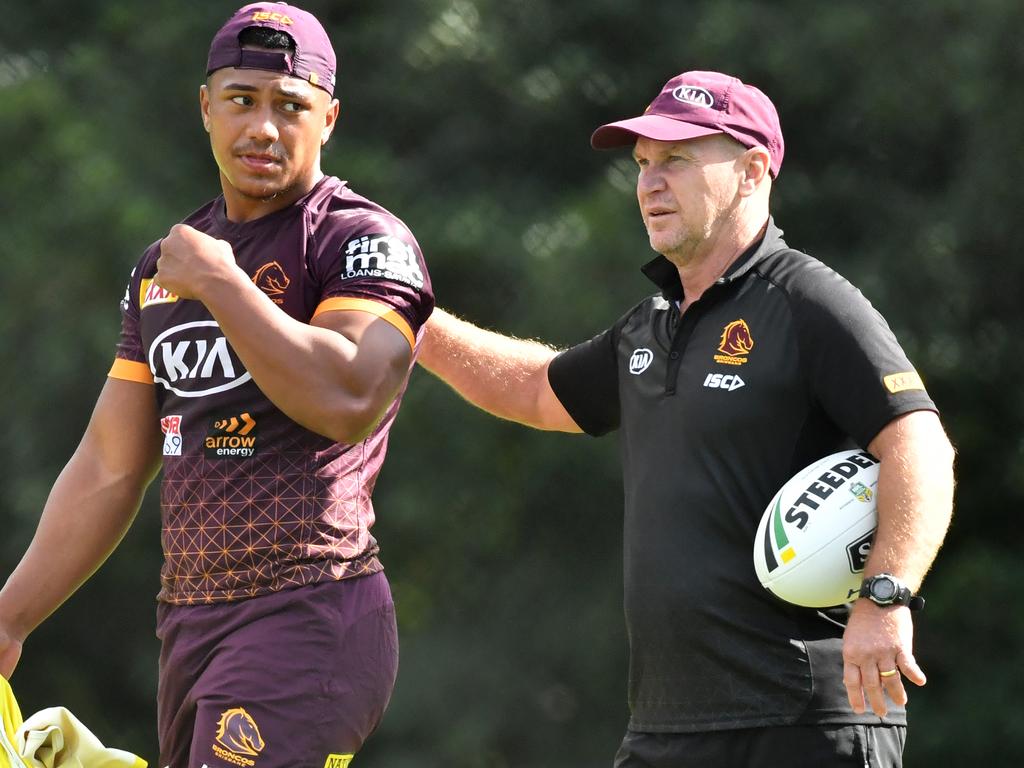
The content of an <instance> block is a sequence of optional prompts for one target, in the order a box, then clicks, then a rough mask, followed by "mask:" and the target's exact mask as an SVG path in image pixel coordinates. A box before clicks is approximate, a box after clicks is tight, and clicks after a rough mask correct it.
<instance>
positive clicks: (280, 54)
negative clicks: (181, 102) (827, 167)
mask: <svg viewBox="0 0 1024 768" xmlns="http://www.w3.org/2000/svg"><path fill="white" fill-rule="evenodd" d="M249 27H264V28H266V29H273V30H275V31H277V32H284V33H285V34H286V35H288V36H289V37H290V38H291V39H292V41H293V42H294V43H295V52H294V53H291V52H289V51H267V50H262V49H251V48H243V47H242V45H241V43H239V42H238V36H239V35H240V34H241V32H242V30H244V29H248V28H249ZM224 67H238V68H239V69H268V70H270V71H271V72H284V73H286V74H289V75H293V76H294V77H299V78H302V79H303V80H308V81H309V82H310V83H311V84H312V85H315V86H317V87H318V88H323V89H324V90H325V91H327V92H328V93H329V94H331V95H332V96H333V95H334V82H335V74H336V72H337V70H338V60H337V58H336V57H335V55H334V48H333V47H331V41H330V38H328V37H327V32H326V31H325V30H324V28H323V26H322V25H321V24H320V22H319V21H317V19H316V17H315V16H314V15H313V14H311V13H308V12H307V11H304V10H302V9H301V8H296V7H295V6H294V5H288V4H287V3H253V4H251V5H247V6H245V7H244V8H240V9H239V10H237V11H235V13H234V15H233V16H232V17H231V18H230V19H228V20H227V22H226V23H225V24H224V26H223V27H221V28H220V30H219V31H218V32H217V34H216V35H214V36H213V42H212V43H210V55H209V57H208V58H207V60H206V74H207V75H209V74H211V73H212V72H215V71H216V70H218V69H223V68H224Z"/></svg>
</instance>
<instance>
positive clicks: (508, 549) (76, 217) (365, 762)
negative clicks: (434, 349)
mask: <svg viewBox="0 0 1024 768" xmlns="http://www.w3.org/2000/svg"><path fill="white" fill-rule="evenodd" d="M4 7H5V9H6V10H7V11H8V12H6V13H4V14H3V18H4V23H3V25H2V27H0V98H2V106H0V146H2V147H3V150H2V159H0V183H2V190H3V191H2V197H0V201H2V202H0V210H2V214H0V222H2V228H3V236H2V237H0V265H2V271H0V350H2V355H3V364H2V365H0V387H2V388H0V392H2V395H3V396H2V400H0V409H2V410H0V466H3V467H4V470H5V473H6V481H5V482H4V483H3V490H2V494H3V495H2V497H0V499H2V502H0V513H2V518H0V519H2V522H3V526H4V532H5V535H4V537H3V540H2V542H0V575H5V574H6V573H8V572H9V571H10V570H11V569H12V568H13V567H14V565H15V564H16V562H17V560H18V558H19V557H20V555H21V553H22V552H23V551H24V548H25V547H26V545H27V544H28V542H29V540H30V538H31V535H32V532H33V531H34V528H35V523H36V520H37V518H38V514H39V510H40V508H41V506H42V504H43V502H44V500H45V498H46V494H47V492H48V490H49V487H50V485H51V483H52V482H53V480H54V478H55V477H56V475H57V474H58V473H59V471H60V469H61V467H62V466H63V463H64V462H65V461H66V459H67V457H68V456H69V455H70V453H71V452H72V451H73V450H74V448H75V445H76V443H77V440H78V438H79V436H80V435H81V433H82V430H83V429H84V427H85V424H86V422H87V420H88V417H89V413H90V410H91V406H92V403H93V402H94V400H95V397H96V395H97V393H98V391H99V389H100V387H101V386H102V382H103V380H104V375H105V373H106V370H107V368H108V367H109V364H110V360H111V358H112V356H113V350H114V343H115V340H116V337H117V332H118V327H119V315H118V308H117V305H118V301H119V299H120V298H121V295H122V293H123V290H124V285H125V282H126V281H127V278H128V274H129V271H130V270H131V268H132V266H133V265H134V263H135V260H136V259H137V257H138V255H139V254H140V253H141V251H142V250H143V248H144V247H145V246H146V245H148V244H149V243H150V242H152V241H153V240H155V239H157V238H158V237H161V236H162V235H163V234H165V233H166V231H167V230H168V229H169V227H170V226H171V225H172V224H173V223H175V222H176V221H178V220H179V219H181V218H182V217H183V216H185V215H186V214H188V213H189V212H190V211H192V210H194V209H195V208H197V207H199V206H200V205H201V204H202V203H203V202H205V201H206V200H208V199H209V198H211V197H213V196H215V195H216V194H217V193H218V184H217V175H216V172H215V167H214V165H213V163H212V161H211V158H210V156H209V149H208V145H207V141H206V136H205V134H204V132H203V130H202V127H201V124H200V121H199V119H198V117H199V116H198V109H197V89H198V86H199V84H200V83H201V82H202V80H203V74H204V64H205V60H206V49H207V45H208V43H209V40H210V38H211V36H212V34H213V32H214V31H215V30H216V29H217V27H218V26H219V25H220V23H221V22H222V21H223V20H224V19H226V18H227V17H228V15H229V14H230V13H231V12H232V11H233V10H234V9H235V8H236V3H235V2H225V0H207V1H204V2H198V0H187V1H186V2H181V0H151V1H150V2H147V3H139V2H133V1H129V0H78V2H76V3H74V4H69V3H66V2H60V1H59V0H39V2H37V3H35V4H33V5H31V6H30V5H22V6H20V8H19V9H18V11H17V12H16V13H15V12H14V8H13V4H8V3H6V2H5V3H4ZM305 7H307V8H308V9H309V10H311V11H313V12H315V13H317V14H318V16H319V17H320V18H321V19H322V20H323V22H324V23H325V25H326V26H327V28H328V30H329V31H330V33H331V34H332V37H333V39H334V42H335V46H336V48H337V50H338V53H339V57H340V61H341V67H340V68H341V72H340V79H339V95H340V98H341V102H342V122H341V125H340V129H339V131H338V133H337V134H336V135H335V138H334V139H332V142H331V144H330V145H329V146H328V148H327V150H326V154H325V158H324V166H325V169H326V170H327V171H328V172H330V173H334V174H336V175H338V176H341V177H342V178H346V179H348V180H349V181H350V183H351V184H352V186H353V187H354V188H355V189H357V190H358V191H360V192H362V193H363V194H366V195H368V196H370V197H372V198H374V199H376V200H378V201H380V202H381V203H383V204H384V205H386V206H387V207H389V208H391V209H392V210H393V211H395V212H396V213H397V214H399V215H400V216H401V217H402V218H404V219H405V221H406V222H407V223H408V224H409V225H410V226H411V228H412V229H413V231H414V232H415V233H416V235H417V237H418V239H419V241H420V243H421V245H422V246H423V250H424V252H425V253H426V254H427V258H428V261H429V264H430V268H431V273H432V276H433V279H434V286H435V290H436V293H437V296H438V300H439V303H440V304H441V305H442V306H446V307H448V308H451V309H453V310H455V311H456V312H458V313H460V314H463V315H465V316H468V317H469V318H471V319H473V320H475V321H477V322H479V323H482V324H484V325H487V326H490V327H495V328H498V329H502V330H504V331H508V332H512V333H514V334H516V335H519V336H525V337H538V338H543V339H547V340H550V341H552V342H553V343H555V344H558V345H568V344H571V343H574V342H576V341H579V340H581V339H583V338H587V337H589V336H590V335H592V334H594V333H596V332H598V331H600V330H602V329H603V328H605V327H606V326H607V325H609V324H610V323H611V322H613V321H614V319H615V318H617V317H618V316H619V314H620V313H621V312H622V311H624V309H625V308H626V307H628V306H631V305H632V304H633V303H635V302H636V301H638V300H639V299H640V298H641V297H642V296H644V295H645V294H647V293H649V292H650V286H649V285H648V284H647V283H646V282H645V280H644V278H643V277H642V276H641V275H640V274H639V272H638V269H637V267H638V266H639V264H641V263H642V262H644V261H646V260H647V259H648V258H649V256H650V253H649V251H648V247H647V242H646V237H645V235H644V233H643V229H642V225H641V223H640V219H639V215H638V214H637V211H636V204H635V198H634V194H633V183H634V178H635V172H634V170H633V164H632V162H631V160H630V159H629V157H628V153H626V152H613V153H597V152H593V151H591V150H590V148H589V146H588V137H589V134H590V132H591V130H593V128H594V127H596V126H597V125H598V124H600V123H602V122H606V121H609V120H613V119H619V118H622V117H627V116H632V115H634V114H637V113H638V112H639V111H640V110H642V109H643V107H644V106H646V104H647V103H648V102H649V101H650V99H651V98H653V96H654V95H655V94H656V93H657V92H658V89H659V88H660V87H661V85H662V83H663V82H664V81H665V80H667V79H668V78H669V77H670V76H672V75H674V74H676V73H677V72H680V71H683V70H686V69H720V70H723V71H727V72H730V73H734V74H737V75H739V76H740V77H741V78H742V79H744V80H745V81H747V82H752V83H754V84H756V85H758V86H760V87H761V88H762V89H763V90H765V91H766V92H767V93H768V94H769V95H770V96H771V97H772V98H773V100H774V101H775V103H776V105H777V106H778V108H779V112H780V114H781V117H782V123H783V128H784V131H785V134H786V138H787V152H786V159H785V164H784V167H783V170H782V173H781V176H780V178H779V183H778V185H777V187H776V191H775V195H774V206H775V215H776V220H777V221H778V222H779V223H780V225H781V226H782V227H783V228H784V229H785V230H786V233H787V240H788V241H789V243H790V244H791V245H793V246H795V247H798V248H801V249H803V250H806V251H808V252H810V253H812V254H814V255H816V256H818V257H820V258H822V259H823V260H825V261H826V262H828V263H830V264H832V265H833V266H834V267H836V268H837V269H838V270H839V271H840V272H842V273H844V274H845V275H846V276H847V277H849V278H850V279H852V280H853V281H854V282H855V283H856V284H858V285H859V286H860V287H861V288H862V290H863V291H864V292H865V293H866V294H867V296H868V297H869V298H870V299H871V300H872V301H873V302H874V304H875V305H876V306H877V307H878V308H879V309H880V310H881V311H882V312H883V313H884V314H885V315H886V316H887V317H888V318H889V320H890V323H891V324H892V325H893V327H894V329H895V330H896V332H897V334H898V335H899V337H900V338H901V339H902V340H903V342H904V344H905V346H906V347H907V349H908V352H909V353H910V355H911V358H912V359H913V360H914V361H915V363H916V365H917V367H918V369H919V370H920V371H921V372H922V374H923V375H924V376H925V379H926V381H927V382H928V385H929V389H930V391H931V393H932V395H933V396H934V397H935V399H936V400H937V402H938V403H939V405H940V407H942V409H943V417H944V420H945V422H946V424H947V427H948V429H949V431H950V433H951V435H952V437H953V439H954V441H955V443H956V445H957V447H958V449H959V452H960V459H959V473H960V488H959V492H958V505H957V515H956V518H955V521H954V525H953V528H952V530H951V532H950V536H949V539H948V542H947V545H946V547H945V549H944V550H943V552H942V553H941V555H940V557H939V560H938V562H937V564H936V568H935V571H934V573H933V574H932V575H931V576H930V577H929V580H928V582H927V585H926V586H927V589H926V594H927V596H928V598H929V604H928V610H927V611H926V612H925V613H924V614H923V615H922V616H921V617H920V618H919V620H918V621H917V651H918V658H919V660H920V662H921V663H922V665H923V667H924V668H925V670H926V671H927V672H928V673H929V678H930V681H929V684H928V686H927V688H925V689H923V690H914V691H911V697H912V698H911V706H910V709H911V718H912V726H913V727H912V729H911V733H910V739H909V742H908V748H907V764H908V765H911V766H914V765H938V764H942V765H966V764H978V765H990V766H1017V765H1021V764H1022V761H1024V747H1022V746H1021V745H1022V744H1024V702H1022V700H1021V697H1020V696H1019V685H1020V682H1021V681H1022V680H1024V659H1022V654H1024V618H1022V616H1024V613H1018V611H1019V609H1020V599H1019V597H1018V593H1017V587H1018V585H1019V584H1021V583H1022V582H1024V561H1022V559H1021V557H1020V556H1019V554H1018V552H1019V550H1018V547H1019V546H1020V543H1019V542H1020V535H1019V532H1018V529H1017V527H1016V524H1014V523H1013V522H1012V521H1013V519H1014V515H1016V514H1019V513H1020V511H1021V509H1022V508H1024V505H1022V501H1024V499H1022V491H1021V488H1022V487H1024V482H1022V480H1024V437H1022V435H1024V432H1022V428H1021V425H1022V420H1024V387H1021V386H1020V382H1021V378H1022V373H1024V372H1022V362H1021V360H1022V354H1021V351H1022V350H1021V345H1020V341H1019V337H1018V336H1017V335H1016V334H1017V332H1018V331H1017V330H1014V329H1018V330H1019V327H1020V324H1021V317H1022V311H1021V300H1020V292H1021V286H1022V285H1024V279H1022V278H1024V274H1022V271H1024V270H1022V266H1021V258H1020V255H1019V243H1020V235H1019V231H1018V230H1019V227H1020V216H1021V214H1020V210H1021V205H1022V202H1024V196H1022V194H1021V182H1020V180H1021V179H1022V178H1024V130H1022V128H1021V126H1022V125H1024V94H1022V86H1021V83H1024V44H1022V43H1021V38H1020V34H1019V30H1020V29H1021V28H1022V27H1024V5H1022V4H1021V3H1020V2H1019V0H976V2H973V3H964V2H957V1H956V0H930V1H929V2H916V1H912V2H909V3H887V2H876V1H874V0H869V1H868V2H858V3H852V2H845V1H842V0H841V1H840V2H836V3H820V2H810V0H780V2H754V1H753V0H691V1H690V2H667V0H653V1H652V2H647V3H642V4H641V3H622V2H610V1H609V0H558V1H557V2H556V0H514V1H513V2H499V1H498V0H406V1H405V2H402V3H398V2H371V1H370V0H348V1H347V2H327V1H326V0H309V2H307V3H306V5H305ZM1015 382H1016V383H1015ZM392 435H393V437H392V444H391V445H392V447H391V453H390V456H389V459H388V463H387V464H386V466H385V468H384V471H383V473H382V476H381V479H380V483H379V485H378V491H377V494H376V505H377V511H378V520H379V522H378V525H377V527H376V529H375V532H376V535H377V537H378V539H379V540H380V542H381V544H382V547H383V557H384V561H385V564H386V566H387V568H388V573H389V575H390V578H391V580H392V584H393V589H394V593H395V597H396V601H397V603H398V610H399V620H400V631H401V640H402V666H401V670H400V674H399V681H398V686H397V689H396V691H395V695H394V698H393V701H392V706H391V708H390V710H389V712H388V715H387V717H386V719H385V723H384V725H383V726H382V728H381V730H380V731H379V732H378V734H377V735H376V736H375V737H374V739H373V740H372V741H371V743H370V745H369V746H368V747H367V748H366V749H365V750H364V752H363V753H362V754H361V755H360V757H359V759H358V760H357V764H358V765H360V766H364V767H368V766H385V767H386V768H406V767H408V768H412V766H416V767H417V768H433V767H435V766H437V767H439V766H446V767H448V768H548V767H552V768H554V767H557V768H577V767H579V768H583V767H584V766H587V767H588V768H589V767H591V766H595V765H610V764H611V757H612V755H613V753H614V750H615V748H616V746H617V744H618V742H619V740H620V738H621V735H622V732H623V730H624V728H625V724H626V718H627V711H626V705H625V684H626V647H625V635H624V631H623V626H622V610H621V590H622V584H621V573H620V567H621V555H620V546H621V524H622V520H621V512H620V509H621V484H620V479H619V470H618V462H617V445H616V441H615V438H614V437H611V438H605V439H602V440H591V439H589V438H585V437H572V436H565V435H547V434H541V433H536V432H531V431H529V430H526V429H523V428H520V427H518V426H516V425H513V424H507V423H501V422H498V421H496V420H493V419H491V418H490V417H487V416H484V415H482V414H480V413H478V412H475V411H473V410H471V409H470V408H469V407H467V406H466V405H464V404H463V403H461V402H460V401H459V400H458V398H457V397H456V396H455V395H453V394H452V393H451V392H450V391H449V390H447V389H446V388H445V387H444V386H443V385H441V384H439V383H438V382H436V381H435V380H433V379H431V378H430V377H429V376H428V375H426V374H425V373H424V372H422V371H420V370H417V371H416V372H415V373H414V376H413V381H412V384H411V387H410V390H409V393H408V395H407V397H406V401H405V404H404V407H403V411H402V414H401V416H400V417H399V420H398V423H397V425H396V428H395V430H394V432H393V433H392ZM154 490H155V486H154V489H151V492H150V494H149V496H148V497H147V499H146V502H145V504H144V506H143V508H142V510H141V511H140V513H139V516H138V519H137V521H136V523H135V525H134V527H133V528H132V530H131V531H130V532H129V533H128V535H127V537H126V539H125V541H124V542H123V544H122V545H121V547H120V548H119V549H118V550H117V552H116V553H115V554H114V555H113V556H112V557H111V558H110V560H109V561H108V562H107V564H106V565H105V566H104V567H103V568H102V569H101V570H100V572H99V573H98V574H97V575H96V576H95V577H94V578H93V579H92V580H91V581H90V582H89V583H88V584H87V585H86V586H85V587H83V588H82V589H81V590H80V592H79V593H78V594H77V595H76V596H75V597H74V598H73V599H72V600H70V601H69V602H68V603H67V604H66V605H65V606H64V607H62V608H61V609H60V610H59V611H58V612H57V613H56V614H55V615H54V616H53V617H52V618H51V619H50V620H49V621H48V622H47V623H45V624H44V625H43V626H42V627H41V628H40V629H39V630H38V631H37V632H36V633H35V634H34V635H33V636H32V637H31V638H30V639H29V642H28V644H27V645H26V650H25V656H24V658H23V661H22V663H21V665H20V667H19V668H18V670H17V673H16V674H15V677H14V680H13V682H14V685H15V689H16V691H17V692H18V695H19V698H20V701H21V704H22V708H23V709H24V710H25V711H27V712H32V711H35V710H37V709H40V708H42V707H44V706H50V705H53V704H63V705H65V706H67V707H68V708H70V709H71V710H72V711H73V712H75V713H76V714H77V715H79V716H80V717H81V718H82V719H83V720H84V721H85V722H86V723H87V724H88V725H89V726H90V727H91V728H93V729H94V730H95V732H96V733H97V734H98V735H100V736H101V738H103V739H104V740H105V741H106V742H107V743H109V744H112V745H115V746H120V747H124V748H127V749H132V750H134V751H136V752H138V753H140V754H142V755H144V756H146V757H148V758H149V759H151V760H152V761H154V764H155V760H156V747H155V741H156V739H155V716H156V714H155V704H154V701H155V686H156V655H157V643H156V640H155V638H154V636H153V620H154V616H153V613H154V607H155V604H154V600H153V597H154V595H155V593H156V592H157V589H158V578H157V574H158V569H159V565H160V549H159V537H158V533H159V519H158V518H159V510H158V508H157V505H156V503H155V502H156V494H155V493H154V492H153V491H154ZM1014 510H1017V512H1014Z"/></svg>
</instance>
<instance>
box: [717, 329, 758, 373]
mask: <svg viewBox="0 0 1024 768" xmlns="http://www.w3.org/2000/svg"><path fill="white" fill-rule="evenodd" d="M753 348H754V337H753V336H751V334H750V326H748V325H747V323H746V321H745V320H743V319H740V320H733V321H732V322H731V323H728V324H727V325H726V326H725V328H723V329H722V337H721V340H720V341H719V342H718V351H719V352H721V353H722V354H720V355H715V362H716V363H725V364H726V365H743V363H745V362H747V358H746V357H744V355H748V354H750V350H752V349H753Z"/></svg>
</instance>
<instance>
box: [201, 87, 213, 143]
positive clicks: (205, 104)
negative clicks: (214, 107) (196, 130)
mask: <svg viewBox="0 0 1024 768" xmlns="http://www.w3.org/2000/svg"><path fill="white" fill-rule="evenodd" d="M199 114H200V115H201V116H202V118H203V128H205V129H206V132H207V133H209V132H210V89H209V88H207V87H206V86H205V85H200V86H199Z"/></svg>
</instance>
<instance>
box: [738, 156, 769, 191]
mask: <svg viewBox="0 0 1024 768" xmlns="http://www.w3.org/2000/svg"><path fill="white" fill-rule="evenodd" d="M740 163H741V167H742V172H743V176H742V178H740V194H741V195H743V196H744V197H746V196H748V195H752V194H753V193H754V192H756V191H757V189H758V188H759V187H760V186H761V183H762V182H763V181H764V180H765V177H767V176H768V175H769V172H770V170H771V167H772V158H771V155H769V154H768V150H766V149H765V148H764V147H751V148H750V149H748V150H747V151H746V152H744V153H743V154H742V155H740Z"/></svg>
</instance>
